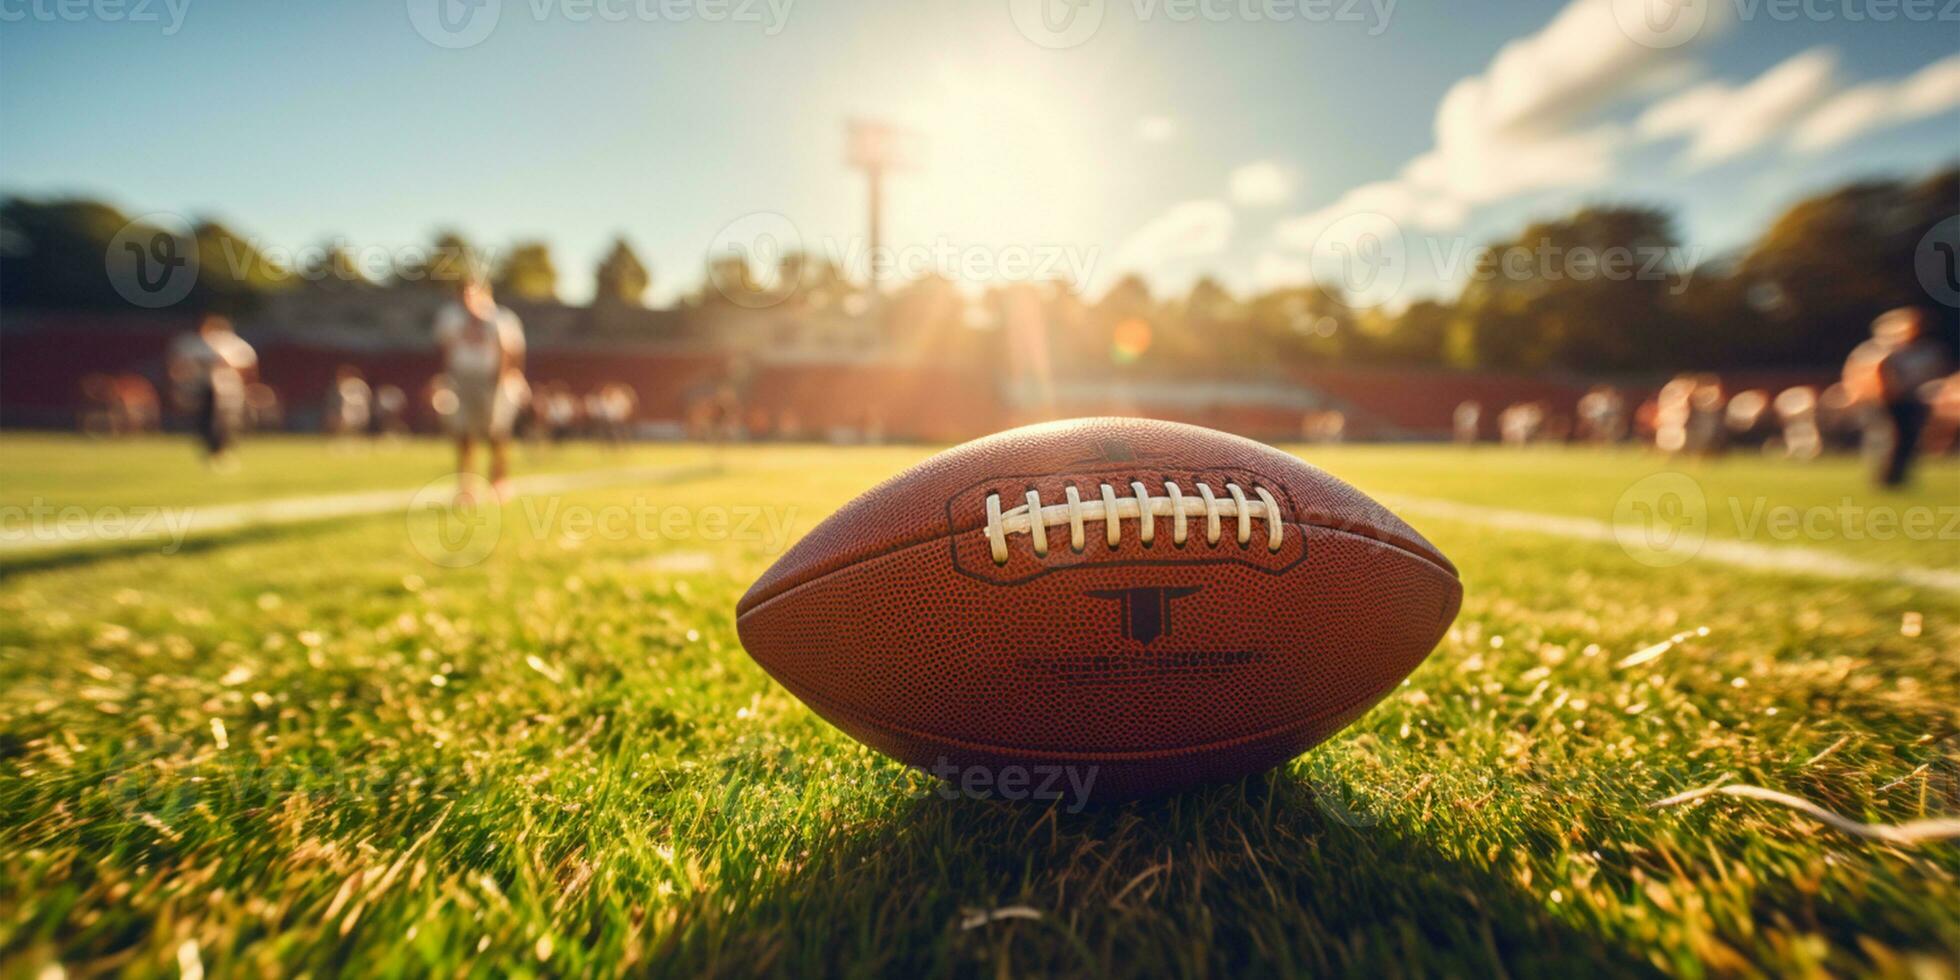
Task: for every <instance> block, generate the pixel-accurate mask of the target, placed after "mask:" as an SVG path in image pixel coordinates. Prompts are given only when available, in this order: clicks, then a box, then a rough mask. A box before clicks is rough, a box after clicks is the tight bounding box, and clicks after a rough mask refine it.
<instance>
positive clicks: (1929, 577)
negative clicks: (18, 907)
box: [0, 466, 1960, 593]
mask: <svg viewBox="0 0 1960 980" xmlns="http://www.w3.org/2000/svg"><path fill="white" fill-rule="evenodd" d="M691 469H692V468H689V467H674V466H660V467H629V468H624V469H608V470H586V471H581V472H576V473H543V474H537V475H534V476H522V477H517V478H516V479H513V480H511V491H512V493H513V495H518V496H528V495H536V494H547V493H564V492H566V491H571V490H585V489H593V488H598V487H610V486H620V485H623V484H628V483H639V482H651V481H657V480H665V479H671V478H673V477H674V476H676V475H678V474H681V473H685V472H689V471H690V470H691ZM425 489H426V488H416V489H412V490H377V491H372V492H367V493H347V494H329V495H322V496H317V497H287V498H284V499H280V500H262V501H254V502H250V503H240V504H217V505H203V506H191V507H152V508H141V507H125V508H110V507H102V508H93V509H92V510H91V511H89V513H88V516H87V517H86V519H83V518H82V517H81V515H79V514H78V515H77V519H76V520H74V521H66V520H61V519H60V518H59V515H57V516H56V517H55V518H54V519H51V520H47V521H31V520H30V521H24V522H14V521H9V522H7V526H0V554H12V553H19V552H28V551H41V550H47V549H61V548H68V547H76V546H81V545H87V544H94V543H100V542H106V541H116V542H130V541H136V542H141V541H161V542H165V543H166V544H172V543H174V544H181V543H182V541H183V539H184V538H185V537H188V536H190V535H194V534H210V533H213V532H218V531H231V530H237V529H240V528H252V527H271V526H276V525H281V524H298V523H303V522H308V521H322V520H330V519H333V518H339V517H358V516H365V515H371V514H383V513H388V512H390V511H396V512H405V511H406V510H408V508H410V507H411V506H413V505H414V504H415V501H416V498H417V495H418V494H422V493H423V492H424V490H425ZM1381 500H1382V502H1383V503H1385V504H1387V505H1389V506H1390V507H1392V508H1393V509H1395V510H1397V511H1399V512H1401V513H1404V514H1409V515H1412V516H1424V517H1434V518H1439V519H1442V520H1450V521H1461V522H1463V523H1466V524H1476V525H1480V526H1483V527H1492V528H1497V529H1499V530H1505V531H1523V532H1526V533H1530V534H1542V535H1549V536H1551V537H1559V538H1569V539H1573V540H1579V541H1593V542H1599V543H1603V544H1612V545H1617V544H1618V543H1619V541H1620V537H1619V536H1618V532H1616V530H1615V528H1614V526H1613V525H1612V524H1611V523H1608V522H1606V521H1601V520H1595V519H1592V518H1585V517H1568V516H1560V515H1556V514H1540V513H1535V512H1532V511H1525V510H1507V509H1504V508H1501V507H1481V506H1478V505H1475V504H1464V503H1457V502H1455V501H1451V500H1438V499H1435V498H1432V497H1406V496H1400V495H1382V496H1381ZM64 510H66V508H64ZM74 510H77V511H80V510H82V509H81V508H74ZM1621 530H1622V531H1623V530H1625V529H1621ZM172 550H174V548H173V549H172ZM1694 560H1696V561H1711V562H1716V563H1718V564H1723V565H1730V566H1734V567H1737V568H1748V569H1754V570H1758V571H1767V572H1782V573H1788V574H1796V575H1814V576H1819V577H1823V578H1835V579H1846V580H1854V581H1857V580H1863V581H1888V580H1889V581H1897V582H1903V583H1905V584H1908V585H1914V586H1918V587H1920V588H1926V589H1934V590H1937V591H1941V592H1952V593H1960V571H1950V570H1946V569H1937V568H1921V567H1916V566H1912V565H1894V564H1881V563H1878V562H1873V561H1866V560H1862V559H1858V558H1851V557H1847V556H1845V555H1840V554H1836V553H1834V552H1829V551H1821V550H1818V549H1815V548H1801V547H1794V546H1786V545H1762V544H1756V543H1754V542H1749V541H1729V540H1722V539H1719V538H1710V539H1708V540H1706V541H1703V542H1702V543H1701V545H1700V549H1699V550H1698V551H1697V552H1696V554H1695V557H1694Z"/></svg>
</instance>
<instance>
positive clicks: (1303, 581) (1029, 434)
mask: <svg viewBox="0 0 1960 980" xmlns="http://www.w3.org/2000/svg"><path fill="white" fill-rule="evenodd" d="M1166 478H1169V479H1172V480H1175V481H1176V482H1177V483H1178V484H1179V486H1180V487H1181V488H1182V489H1183V491H1184V492H1185V493H1186V494H1191V495H1195V494H1196V487H1195V486H1194V482H1195V481H1197V480H1201V479H1203V480H1207V481H1209V484H1210V486H1211V488H1212V490H1213V491H1214V492H1215V493H1216V494H1218V495H1219V496H1220V497H1221V498H1222V497H1224V496H1225V493H1226V490H1225V482H1226V481H1227V480H1228V479H1229V480H1231V481H1233V482H1237V483H1238V484H1239V486H1240V487H1242V488H1243V489H1244V490H1245V491H1246V492H1247V493H1251V491H1252V486H1253V484H1255V483H1256V484H1258V485H1261V486H1264V487H1265V488H1266V489H1268V490H1270V491H1271V492H1272V493H1273V494H1274V496H1275V497H1276V498H1277V499H1278V500H1279V502H1280V510H1281V512H1282V514H1283V515H1284V516H1285V519H1286V527H1285V535H1284V539H1283V542H1282V547H1281V549H1280V551H1278V552H1268V551H1267V548H1266V546H1265V531H1266V528H1265V526H1264V524H1263V523H1262V522H1260V521H1257V520H1255V521H1254V530H1253V535H1252V541H1251V543H1250V544H1248V545H1246V546H1241V545H1239V544H1238V543H1237V541H1236V534H1235V530H1236V529H1235V522H1234V519H1232V518H1226V519H1225V521H1224V533H1223V535H1222V537H1221V538H1220V540H1219V542H1218V543H1217V544H1216V545H1212V544H1207V543H1206V540H1205V530H1204V523H1205V522H1204V519H1203V518H1202V517H1194V518H1191V519H1190V521H1189V537H1188V539H1187V541H1186V544H1185V546H1184V547H1182V548H1179V547H1176V546H1174V545H1173V544H1172V543H1171V527H1170V522H1171V519H1170V518H1169V517H1167V516H1165V517H1158V518H1156V524H1155V533H1154V535H1153V537H1154V541H1153V543H1152V544H1151V545H1150V546H1148V547H1146V546H1145V545H1144V544H1143V542H1142V540H1141V537H1140V528H1139V526H1138V522H1137V521H1136V520H1135V519H1131V520H1126V521H1123V522H1121V523H1122V535H1121V538H1120V540H1119V542H1118V544H1117V545H1116V546H1115V547H1114V548H1112V547H1110V546H1109V544H1108V542H1107V539H1106V536H1105V529H1104V527H1103V526H1102V525H1101V524H1100V523H1097V524H1093V525H1091V526H1090V527H1089V533H1087V534H1086V535H1085V542H1084V548H1083V549H1082V551H1081V552H1075V551H1073V550H1071V547H1070V543H1071V542H1070V533H1069V527H1068V525H1067V524H1066V523H1060V524H1055V525H1051V526H1050V527H1049V529H1048V554H1047V555H1046V556H1037V555H1036V554H1035V553H1034V548H1033V543H1032V540H1031V537H1030V535H1028V534H1025V533H1024V534H1017V535H1013V536H1010V538H1009V539H1008V544H1009V560H1008V562H1007V564H1006V565H996V564H995V562H994V561H993V560H992V557H991V554H990V551H989V545H988V542H987V540H986V537H985V533H984V527H985V524H986V520H987V517H986V511H985V499H986V497H987V495H988V494H989V493H994V492H997V493H999V494H1000V495H1001V497H1002V504H1003V506H1005V507H1012V506H1015V505H1017V504H1019V503H1021V502H1023V501H1024V500H1025V496H1026V493H1027V491H1028V490H1029V489H1034V490H1038V491H1039V492H1040V493H1041V497H1042V500H1043V502H1044V503H1060V502H1063V500H1064V491H1063V488H1064V487H1065V486H1067V485H1074V486H1075V487H1076V488H1077V490H1078V492H1079V493H1080V495H1081V497H1082V499H1083V500H1085V501H1086V500H1094V499H1099V498H1100V496H1101V486H1102V484H1104V483H1109V484H1110V485H1111V486H1112V487H1114V488H1115V491H1116V493H1117V494H1118V495H1120V496H1122V497H1130V496H1132V491H1131V489H1130V483H1131V481H1133V480H1136V481H1141V482H1143V483H1144V484H1145V486H1146V487H1147V488H1149V490H1150V491H1151V493H1152V494H1153V495H1159V494H1162V493H1163V492H1164V491H1163V486H1162V484H1163V482H1164V480H1165V479H1166ZM1248 481H1251V482H1248ZM1461 600H1462V585H1461V583H1460V582H1459V581H1458V579H1457V574H1456V569H1455V567H1454V566H1453V565H1451V564H1450V562H1449V561H1448V559H1446V558H1444V557H1443V556H1442V555H1441V554H1440V553H1439V552H1437V550H1436V549H1435V547H1434V546H1432V545H1430V544H1429V542H1428V541H1426V540H1424V539H1423V538H1422V536H1421V535H1419V534H1417V533H1416V532H1415V531H1414V530H1413V529H1411V528H1410V527H1409V526H1408V525H1407V524H1405V523H1403V522H1402V521H1401V520H1400V519H1399V518H1397V517H1395V516H1394V515H1393V514H1391V513H1389V512H1388V511H1387V510H1386V509H1384V508H1383V507H1381V505H1379V504H1377V503H1375V502H1374V501H1372V500H1370V499H1369V498H1368V497H1367V496H1366V495H1364V494H1362V493H1361V492H1360V491H1358V490H1356V489H1354V488H1353V487H1350V486H1348V485H1347V484H1346V483H1343V482H1341V481H1340V480H1338V479H1336V478H1334V477H1332V476H1330V475H1328V474H1327V473H1325V472H1323V471H1321V470H1319V469H1317V468H1315V467H1312V466H1309V465H1307V464H1305V463H1303V462H1301V461H1299V460H1298V459H1296V458H1294V457H1292V456H1289V455H1287V454H1285V453H1281V452H1279V451H1277V450H1274V449H1272V448H1270V447H1267V446H1264V445H1262V444H1260V443H1256V442H1253V441H1250V440H1247V439H1241V438H1238V437H1236V436H1231V435H1227V434H1225V433H1220V432H1214V431H1212V430H1209V429H1202V428H1197V427H1194V426H1188V425H1180V424H1176V423H1169V422H1157V421H1148V420H1141V419H1084V420H1078V421H1070V422H1057V423H1049V424H1045V425H1038V426H1030V427H1027V428H1022V429H1014V430H1010V431H1008V432H1003V433H1000V434H997V435H994V436H990V437H988V438H985V439H980V440H977V441H975V442H970V443H967V444H965V445H962V446H959V447H956V448H953V449H950V450H947V451H946V452H944V453H941V454H939V455H938V456H935V457H933V458H932V459H929V460H927V461H925V462H924V463H922V464H920V465H919V466H917V467H914V468H913V469H911V470H909V471H907V472H905V473H902V474H900V475H898V476H896V477H894V478H892V479H890V480H887V481H886V482H884V483H883V484H880V485H879V486H878V487H876V488H874V489H872V490H871V491H869V492H868V493H866V494H864V495H863V496H862V497H860V498H858V499H857V500H855V501H852V502H851V503H850V504H848V505H846V506H845V507H843V508H842V509H840V510H839V511H837V513H835V514H833V515H832V516H831V517H830V518H828V519H827V520H825V521H824V522H823V523H821V524H820V525H818V526H817V527H816V528H815V529H814V530H813V531H812V532H811V533H810V534H809V535H808V536H806V537H805V538H804V539H803V540H802V541H800V542H799V543H798V544H797V545H796V546H795V547H793V548H791V549H790V551H789V552H788V553H787V554H785V555H784V556H783V558H782V559H781V560H780V561H778V562H777V563H776V564H775V566H774V567H772V568H770V569H769V570H768V571H767V572H766V573H764V574H763V576H762V577H761V578H760V579H758V580H757V581H756V583H755V584H754V585H753V586H752V587H751V588H750V589H749V591H748V594H747V595H745V596H744V597H743V598H742V600H741V602H740V603H739V605H738V606H737V613H738V616H737V628H738V630H739V632H740V635H741V638H742V643H743V646H744V647H745V648H746V649H747V650H748V651H749V654H750V656H752V657H754V658H755V660H756V662H757V663H759V664H761V665H762V667H763V668H764V669H765V670H767V671H768V672H769V673H770V674H771V676H773V677H775V678H776V679H777V680H778V681H779V682H781V683H782V684H783V685H784V686H785V687H786V688H788V689H789V690H790V691H791V692H792V693H794V694H795V695H797V697H799V698H801V699H802V700H803V701H804V702H805V703H807V704H809V705H810V706H811V707H812V708H813V709H814V710H816V711H817V713H818V714H820V715H822V716H823V717H824V718H825V719H827V720H829V721H830V722H832V723H833V724H835V725H837V726H838V727H839V728H842V729H843V730H844V731H846V732H848V733H850V734H851V735H852V736H854V737H856V738H857V739H859V740H860V741H863V742H865V743H866V744H868V745H871V746H872V747H874V748H877V749H879V750H880V751H883V752H885V753H887V754H889V755H891V756H893V757H895V758H897V759H899V760H901V761H903V762H906V763H909V764H911V765H914V766H918V767H921V768H927V769H930V768H933V767H935V766H940V765H946V764H950V765H953V766H960V767H970V766H979V767H986V768H989V769H998V768H999V767H1002V766H1006V765H1021V766H1036V765H1075V766H1094V767H1095V768H1096V770H1097V777H1096V782H1095V790H1094V792H1095V795H1096V796H1098V797H1100V798H1122V797H1129V796H1136V795H1142V794H1150V793H1158V792H1165V791H1170V790H1175V789H1179V788H1183V787H1186V786H1190V785H1194V784H1197V783H1201V782H1209V781H1216V780H1225V779H1231V778H1236V777H1238V776H1242V775H1246V774H1249V773H1254V772H1258V771H1261V770H1263V769H1266V768H1270V767H1271V766H1274V765H1277V764H1279V763H1281V762H1284V761H1286V760H1287V759H1290V758H1292V757H1293V756H1295V755H1298V754H1299V753H1300V752H1302V751H1305V750H1306V749H1307V748H1309V747H1311V746H1312V745H1314V744H1316V743H1318V742H1319V741H1321V740H1322V739H1324V738H1326V737H1327V736H1328V735H1330V734H1332V733H1333V732H1335V731H1338V730H1339V729H1340V728H1341V727H1343V726H1345V725H1346V724H1347V723H1348V722H1349V721H1352V720H1353V719H1354V718H1355V717H1357V716H1358V715H1359V714H1360V713H1361V712H1363V711H1365V710H1366V709H1367V708H1368V707H1369V706H1371V705H1372V704H1374V703H1375V702H1376V701H1378V700H1380V699H1381V697H1383V696H1384V695H1386V694H1387V693H1388V692H1389V691H1390V690H1391V689H1393V687H1394V686H1395V685H1396V684H1397V683H1399V682H1400V681H1401V680H1402V679H1403V678H1404V677H1406V676H1408V674H1409V672H1410V671H1412V670H1414V669H1415V667H1416V666H1417V665H1418V664H1420V663H1421V662H1422V660H1423V659H1424V658H1425V657H1427V656H1428V654H1429V652H1430V650H1431V649H1433V648H1434V646H1435V644H1436V642H1437V641H1438V640H1439V639H1440V638H1441V637H1442V634H1443V632H1444V631H1445V630H1447V629H1448V627H1449V625H1450V623H1451V622H1452V621H1453V620H1454V619H1455V618H1456V613H1457V609H1458V606H1459V603H1460V602H1461Z"/></svg>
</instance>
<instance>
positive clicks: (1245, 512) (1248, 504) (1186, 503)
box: [987, 480, 1286, 565]
mask: <svg viewBox="0 0 1960 980" xmlns="http://www.w3.org/2000/svg"><path fill="white" fill-rule="evenodd" d="M1063 489H1064V491H1065V492H1066V494H1067V496H1068V502H1067V503H1062V504H1048V505H1046V506H1043V505H1042V503H1041V493H1040V492H1039V491H1036V490H1029V491H1028V497H1027V503H1024V504H1021V505H1019V506H1017V507H1014V508H1012V509H1009V510H1002V509H1001V507H1000V494H997V493H990V494H988V495H987V543H988V544H989V545H991V546H992V547H993V552H994V564H996V565H1005V564H1007V536H1008V535H1010V534H1023V533H1025V534H1027V535H1029V537H1031V538H1032V539H1033V541H1034V553H1035V555H1036V556H1037V557H1046V556H1047V554H1048V526H1049V525H1050V524H1058V523H1061V522H1062V521H1067V522H1068V540H1069V547H1070V548H1072V549H1074V550H1076V551H1081V550H1082V548H1083V544H1084V541H1085V540H1086V535H1085V532H1084V529H1083V525H1084V524H1087V523H1088V522H1090V521H1101V522H1103V533H1104V540H1106V541H1107V542H1108V543H1109V546H1110V547H1111V548H1114V547H1116V546H1117V545H1118V544H1120V543H1122V541H1123V520H1124V519H1125V518H1136V521H1137V537H1138V539H1139V540H1141V541H1142V542H1143V543H1144V544H1146V545H1147V544H1149V543H1150V542H1151V539H1152V537H1153V536H1154V535H1155V534H1156V530H1157V518H1159V517H1169V518H1171V543H1173V544H1175V545H1178V546H1179V547H1182V546H1183V545H1184V541H1185V537H1186V535H1187V533H1188V530H1187V528H1186V522H1187V521H1188V520H1189V519H1190V518H1192V517H1196V516H1198V515H1200V514H1202V515H1204V518H1205V543H1206V544H1208V545H1215V544H1217V543H1218V539H1219V536H1220V534H1221V532H1222V530H1223V529H1222V528H1221V526H1220V522H1221V520H1222V519H1224V518H1227V517H1235V518H1237V519H1238V543H1239V544H1241V545H1244V544H1247V543H1248V542H1250V541H1251V540H1252V522H1253V520H1254V519H1255V518H1256V519H1258V520H1262V521H1265V522H1266V550H1267V551H1278V550H1279V545H1280V540H1281V538H1282V537H1283V535H1284V534H1285V527H1286V521H1285V518H1284V516H1282V515H1281V514H1280V512H1279V501H1277V500H1274V499H1273V495H1272V493H1271V492H1269V491H1268V490H1267V489H1266V488H1265V487H1261V486H1254V487H1253V488H1252V493H1253V495H1254V496H1256V497H1258V498H1259V499H1257V500H1248V499H1247V498H1246V495H1245V491H1244V490H1241V489H1239V485H1238V484H1236V483H1227V484H1225V492H1226V494H1228V496H1226V497H1225V498H1223V499H1220V498H1219V497H1218V496H1217V495H1216V494H1214V493H1212V491H1211V488H1210V487H1208V486H1206V485H1204V484H1202V483H1200V484H1198V496H1197V497H1196V498H1192V497H1187V496H1185V495H1184V491H1183V490H1181V489H1179V488H1178V485H1177V484H1176V483H1173V482H1171V481H1168V480H1166V481H1164V496H1162V497H1153V496H1151V495H1150V491H1149V490H1148V489H1146V488H1145V487H1144V485H1143V483H1142V482H1140V481H1131V483H1130V490H1131V492H1132V493H1134V494H1135V496H1130V497H1118V496H1117V495H1116V490H1115V489H1114V488H1112V487H1111V486H1110V485H1109V484H1107V483H1105V484H1103V485H1102V499H1100V500H1087V501H1085V500H1083V499H1082V494H1081V493H1080V492H1078V491H1077V490H1076V489H1075V487H1074V486H1072V485H1071V486H1068V487H1065V488H1063ZM1146 515H1147V516H1148V517H1149V519H1148V520H1145V519H1144V518H1145V516H1146Z"/></svg>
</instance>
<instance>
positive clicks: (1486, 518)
mask: <svg viewBox="0 0 1960 980" xmlns="http://www.w3.org/2000/svg"><path fill="white" fill-rule="evenodd" d="M1376 499H1377V500H1380V501H1381V502H1382V503H1383V504H1384V505H1386V506H1388V507H1389V508H1390V509H1392V510H1396V511H1399V512H1402V513H1407V514H1422V515H1424V516H1427V517H1437V518H1442V519H1444V520H1451V521H1462V522H1464V523H1466V524H1479V525H1482V526H1484V527H1493V528H1497V529H1499V530H1504V531H1527V532H1530V533H1533V534H1546V535H1551V536H1553V537H1559V538H1572V539H1575V540H1580V541H1597V542H1601V543H1604V544H1610V545H1614V546H1616V547H1617V546H1618V545H1619V543H1620V538H1619V537H1618V532H1616V530H1615V527H1614V525H1613V524H1611V523H1608V522H1606V521H1602V520H1596V519H1593V518H1588V517H1567V516H1562V515H1558V514H1538V513H1533V512H1531V511H1527V510H1506V509H1504V508H1502V507H1481V506H1478V505H1476V504H1460V503H1457V502H1455V501H1452V500H1437V499H1435V498H1432V497H1403V496H1397V495H1391V494H1382V495H1379V496H1377V497H1376ZM1622 530H1624V529H1622ZM1695 558H1697V559H1707V560H1708V561H1712V562H1715V563H1717V564H1722V565H1732V566H1735V567H1737V568H1749V569H1757V570H1761V571H1769V572H1785V573H1789V574H1794V575H1815V576H1819V577H1822V578H1834V579H1845V580H1854V581H1896V582H1903V583H1905V584H1907V585H1916V586H1919V587H1920V588H1925V589H1934V590H1937V591H1941V592H1955V593H1960V572H1956V571H1948V570H1946V569H1939V568H1922V567H1919V566H1915V565H1894V564H1880V563H1878V562H1874V561H1866V560H1863V559H1859V558H1850V557H1847V556H1845V555H1840V554H1837V553H1835V552H1830V551H1821V550H1819V549H1816V548H1804V547H1798V546H1795V545H1765V544H1757V543H1755V542H1753V541H1735V540H1730V539H1723V538H1713V537H1711V538H1708V539H1706V540H1704V541H1703V542H1702V543H1701V550H1700V551H1699V552H1698V553H1697V554H1696V555H1695Z"/></svg>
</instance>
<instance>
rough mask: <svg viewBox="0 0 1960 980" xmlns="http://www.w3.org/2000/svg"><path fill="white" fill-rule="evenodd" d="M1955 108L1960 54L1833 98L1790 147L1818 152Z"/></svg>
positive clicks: (1959, 102) (1799, 129) (1959, 100)
mask: <svg viewBox="0 0 1960 980" xmlns="http://www.w3.org/2000/svg"><path fill="white" fill-rule="evenodd" d="M1954 108H1960V54H1956V55H1949V56H1947V57H1946V58H1943V59H1941V60H1939V61H1935V62H1933V63H1932V64H1930V65H1927V66H1926V67H1924V68H1921V69H1919V70H1918V71H1916V72H1914V73H1912V74H1911V75H1909V76H1907V77H1905V78H1903V79H1899V80H1897V81H1880V82H1867V83H1866V84H1863V85H1858V86H1854V87H1852V88H1848V89H1846V90H1844V91H1843V92H1840V93H1838V94H1837V95H1835V96H1833V97H1832V98H1831V99H1830V100H1829V101H1827V102H1825V103H1824V104H1823V105H1821V106H1818V107H1817V109H1816V111H1814V112H1812V113H1811V114H1810V115H1808V116H1806V117H1804V119H1803V120H1802V121H1801V122H1799V123H1797V125H1796V129H1795V130H1794V131H1793V132H1792V133H1791V134H1790V146H1791V147H1792V148H1794V149H1798V150H1804V151H1813V152H1814V151H1817V150H1825V149H1829V148H1831V147H1833V146H1839V145H1841V144H1843V143H1845V142H1847V141H1849V140H1850V139H1852V138H1853V137H1855V136H1858V135H1860V134H1862V133H1864V132H1866V131H1868V130H1872V129H1877V128H1880V127H1883V126H1895V125H1898V124H1901V123H1907V122H1911V121H1913V120H1915V119H1924V118H1926V117H1927V116H1932V115H1937V114H1939V113H1941V112H1945V111H1947V110H1950V109H1954Z"/></svg>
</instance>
